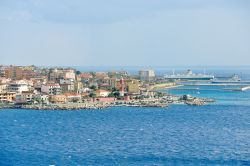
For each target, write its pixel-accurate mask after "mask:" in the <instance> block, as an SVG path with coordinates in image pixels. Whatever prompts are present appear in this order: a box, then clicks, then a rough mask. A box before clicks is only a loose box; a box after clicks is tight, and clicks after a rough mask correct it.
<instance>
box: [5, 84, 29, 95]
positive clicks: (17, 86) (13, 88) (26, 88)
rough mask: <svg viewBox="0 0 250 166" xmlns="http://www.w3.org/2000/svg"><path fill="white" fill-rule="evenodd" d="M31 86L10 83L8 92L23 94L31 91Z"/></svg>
mask: <svg viewBox="0 0 250 166" xmlns="http://www.w3.org/2000/svg"><path fill="white" fill-rule="evenodd" d="M30 89H31V86H30V85H28V84H27V83H24V82H16V83H10V84H9V85H8V89H7V90H8V91H9V92H16V93H22V92H25V91H30Z"/></svg>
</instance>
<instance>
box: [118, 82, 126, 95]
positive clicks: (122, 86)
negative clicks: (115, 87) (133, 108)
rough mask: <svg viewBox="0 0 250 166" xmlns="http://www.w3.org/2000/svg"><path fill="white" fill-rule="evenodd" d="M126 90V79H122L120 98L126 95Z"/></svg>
mask: <svg viewBox="0 0 250 166" xmlns="http://www.w3.org/2000/svg"><path fill="white" fill-rule="evenodd" d="M124 89H125V84H124V79H123V78H121V79H120V89H119V93H120V96H124V93H125V91H124Z"/></svg>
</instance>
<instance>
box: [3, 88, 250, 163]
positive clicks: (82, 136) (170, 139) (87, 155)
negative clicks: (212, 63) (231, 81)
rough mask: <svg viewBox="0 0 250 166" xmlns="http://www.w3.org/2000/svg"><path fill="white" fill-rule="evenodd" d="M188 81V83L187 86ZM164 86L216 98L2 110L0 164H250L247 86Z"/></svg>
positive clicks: (183, 92)
mask: <svg viewBox="0 0 250 166" xmlns="http://www.w3.org/2000/svg"><path fill="white" fill-rule="evenodd" d="M186 88H190V87H186ZM198 88H199V89H198V90H180V89H179V90H178V89H175V90H169V91H168V92H169V93H173V94H191V95H193V96H199V97H212V98H215V99H216V100H217V102H216V103H215V104H212V105H207V106H201V107H194V106H186V105H172V106H170V107H169V108H127V107H120V108H108V109H105V110H98V111H96V110H95V111H91V110H89V111H31V110H2V111H0V119H1V125H0V165H1V166H2V165H3V166H5V165H25V166H26V165H47V166H48V165H136V166H137V165H195V166H196V165H250V91H245V92H232V91H225V90H223V87H208V86H202V87H198Z"/></svg>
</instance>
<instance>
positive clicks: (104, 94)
mask: <svg viewBox="0 0 250 166" xmlns="http://www.w3.org/2000/svg"><path fill="white" fill-rule="evenodd" d="M95 94H96V97H108V95H109V94H110V91H107V90H104V89H98V90H96V91H95Z"/></svg>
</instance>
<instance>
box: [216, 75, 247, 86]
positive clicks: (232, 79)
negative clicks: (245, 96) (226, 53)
mask: <svg viewBox="0 0 250 166" xmlns="http://www.w3.org/2000/svg"><path fill="white" fill-rule="evenodd" d="M212 83H214V84H216V83H221V84H242V83H247V84H249V83H250V81H242V80H241V78H240V77H239V75H237V74H234V75H233V76H232V77H230V78H214V79H213V80H212Z"/></svg>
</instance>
